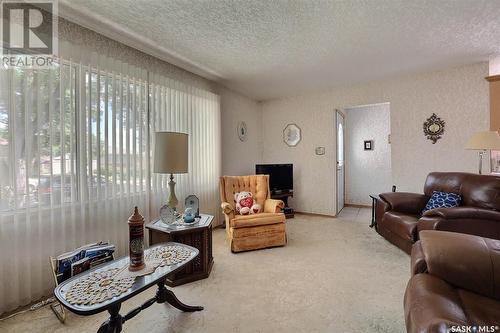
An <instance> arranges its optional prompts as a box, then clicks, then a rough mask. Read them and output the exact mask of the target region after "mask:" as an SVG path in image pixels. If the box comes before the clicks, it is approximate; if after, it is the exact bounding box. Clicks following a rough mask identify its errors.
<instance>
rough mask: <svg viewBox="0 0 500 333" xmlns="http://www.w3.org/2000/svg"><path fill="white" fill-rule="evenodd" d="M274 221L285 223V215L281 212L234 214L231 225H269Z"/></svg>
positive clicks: (241, 226) (235, 226)
mask: <svg viewBox="0 0 500 333" xmlns="http://www.w3.org/2000/svg"><path fill="white" fill-rule="evenodd" d="M276 223H285V215H284V214H282V213H259V214H252V215H236V216H235V217H234V219H232V220H231V223H230V224H231V227H233V228H235V229H237V228H247V227H255V226H259V225H269V224H276Z"/></svg>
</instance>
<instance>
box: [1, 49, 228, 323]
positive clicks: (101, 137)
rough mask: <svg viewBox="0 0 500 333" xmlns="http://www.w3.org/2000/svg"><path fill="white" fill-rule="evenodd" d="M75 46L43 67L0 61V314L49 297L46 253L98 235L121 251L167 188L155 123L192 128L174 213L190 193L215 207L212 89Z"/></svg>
mask: <svg viewBox="0 0 500 333" xmlns="http://www.w3.org/2000/svg"><path fill="white" fill-rule="evenodd" d="M71 49H72V52H73V53H69V52H68V53H66V54H67V55H68V56H67V57H65V58H64V59H59V61H58V66H56V67H54V68H51V69H21V68H15V69H0V175H1V177H0V242H1V244H2V251H0V258H1V264H2V269H1V270H0V313H2V312H5V311H9V310H12V309H14V308H16V307H18V306H20V305H24V304H27V303H30V302H32V301H34V300H36V299H38V298H40V297H42V296H45V295H48V294H50V293H51V291H52V289H53V287H54V284H53V281H52V277H51V273H50V269H49V264H48V263H49V261H48V258H49V256H54V255H57V254H60V253H62V252H65V251H68V250H71V249H74V248H76V247H79V246H81V245H83V244H86V243H90V242H94V241H98V240H109V241H111V242H112V243H114V244H115V245H116V246H117V250H118V253H117V254H118V255H122V254H125V253H126V252H127V250H128V244H127V242H128V232H127V231H128V228H127V218H128V216H129V215H130V214H131V213H132V210H133V207H134V206H138V207H139V209H140V211H141V213H142V214H143V215H144V216H145V219H146V221H150V220H151V219H152V218H154V217H156V216H157V215H158V214H157V212H158V209H159V207H160V206H161V205H162V204H163V203H164V202H166V200H167V196H168V193H167V181H168V179H167V176H166V175H157V174H153V173H152V169H151V168H152V163H151V162H152V161H151V158H152V147H153V145H154V142H153V139H154V135H153V134H154V131H158V130H170V131H177V132H185V133H188V134H189V149H190V156H189V173H187V174H184V175H178V176H177V177H176V180H177V186H176V193H177V195H178V197H179V199H180V200H179V201H180V209H182V208H183V207H182V206H183V205H182V203H183V200H182V199H183V198H184V197H185V196H187V195H189V194H195V195H197V196H198V197H199V198H200V205H201V210H202V211H203V212H206V213H208V214H213V215H217V213H218V209H217V206H218V198H217V193H218V191H217V187H218V177H219V175H220V169H221V158H220V154H221V150H220V144H221V142H220V140H221V138H220V101H219V97H218V96H217V95H215V94H212V93H210V92H208V91H203V90H201V89H197V88H194V87H190V86H187V85H184V84H181V83H180V82H177V81H174V80H171V79H168V78H166V77H161V76H159V75H158V74H154V75H153V74H150V73H148V72H147V71H146V70H144V69H141V68H138V67H134V66H132V65H130V64H127V63H124V62H121V61H119V60H116V59H111V58H107V57H104V56H99V55H97V54H95V53H94V54H90V53H86V52H85V50H81V49H78V48H77V47H74V46H73V47H71ZM85 57H86V58H85Z"/></svg>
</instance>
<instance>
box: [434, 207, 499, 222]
mask: <svg viewBox="0 0 500 333" xmlns="http://www.w3.org/2000/svg"><path fill="white" fill-rule="evenodd" d="M424 216H426V217H440V218H443V219H447V220H448V219H450V220H451V219H478V220H495V221H500V212H497V211H494V210H491V209H484V208H477V207H454V208H436V209H431V210H428V211H426V212H425V213H424Z"/></svg>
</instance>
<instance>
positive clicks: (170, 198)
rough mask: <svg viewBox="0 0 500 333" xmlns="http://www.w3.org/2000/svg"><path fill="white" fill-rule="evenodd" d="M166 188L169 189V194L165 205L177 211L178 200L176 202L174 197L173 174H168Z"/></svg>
mask: <svg viewBox="0 0 500 333" xmlns="http://www.w3.org/2000/svg"><path fill="white" fill-rule="evenodd" d="M168 187H169V189H170V194H169V196H168V202H167V205H168V206H169V207H170V208H173V209H174V210H177V204H178V203H179V200H177V197H176V196H175V182H174V175H173V174H170V181H169V182H168Z"/></svg>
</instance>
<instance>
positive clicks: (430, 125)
mask: <svg viewBox="0 0 500 333" xmlns="http://www.w3.org/2000/svg"><path fill="white" fill-rule="evenodd" d="M443 133H444V120H442V119H441V118H439V117H438V116H436V114H435V113H433V114H432V116H430V117H429V118H427V120H426V121H425V122H424V135H425V136H426V137H427V139H429V140H431V141H432V144H435V143H436V141H437V140H439V139H441V136H442V135H443Z"/></svg>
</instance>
